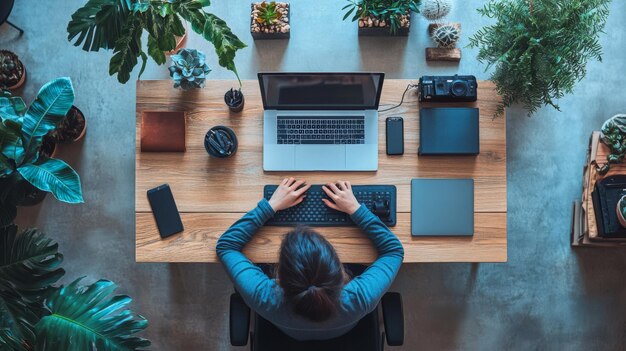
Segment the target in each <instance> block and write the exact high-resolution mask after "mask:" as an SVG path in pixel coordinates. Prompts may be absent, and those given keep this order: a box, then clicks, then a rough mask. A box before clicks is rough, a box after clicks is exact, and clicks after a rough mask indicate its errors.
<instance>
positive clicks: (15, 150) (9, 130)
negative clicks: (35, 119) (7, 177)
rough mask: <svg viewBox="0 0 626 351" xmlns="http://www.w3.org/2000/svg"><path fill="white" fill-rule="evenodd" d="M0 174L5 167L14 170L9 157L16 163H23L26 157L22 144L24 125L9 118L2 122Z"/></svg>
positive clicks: (0, 132)
mask: <svg viewBox="0 0 626 351" xmlns="http://www.w3.org/2000/svg"><path fill="white" fill-rule="evenodd" d="M0 153H1V154H2V155H1V156H2V157H0V175H2V174H3V171H2V170H3V167H6V168H4V169H9V170H12V168H11V167H12V165H11V164H10V163H9V161H8V160H9V159H11V160H14V161H15V164H20V163H22V160H23V159H24V146H23V144H22V125H20V124H19V123H17V122H15V121H13V120H10V119H7V120H5V121H2V122H0Z"/></svg>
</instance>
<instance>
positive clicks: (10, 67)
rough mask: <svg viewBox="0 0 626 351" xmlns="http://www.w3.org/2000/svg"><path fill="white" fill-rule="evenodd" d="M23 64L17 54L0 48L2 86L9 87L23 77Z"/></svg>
mask: <svg viewBox="0 0 626 351" xmlns="http://www.w3.org/2000/svg"><path fill="white" fill-rule="evenodd" d="M22 74H23V66H22V62H20V60H19V58H18V57H17V55H16V54H14V53H12V52H11V51H6V50H0V87H4V88H8V87H11V86H13V85H15V84H17V83H18V82H19V81H20V79H21V78H22Z"/></svg>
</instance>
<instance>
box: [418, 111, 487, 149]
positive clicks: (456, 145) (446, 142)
mask: <svg viewBox="0 0 626 351" xmlns="http://www.w3.org/2000/svg"><path fill="white" fill-rule="evenodd" d="M478 114H479V113H478V109H477V108H466V107H462V108H453V107H445V108H422V109H420V146H419V149H418V150H417V153H418V154H420V155H477V154H478V153H479V151H480V140H479V128H478Z"/></svg>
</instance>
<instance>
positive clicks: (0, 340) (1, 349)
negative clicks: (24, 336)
mask: <svg viewBox="0 0 626 351" xmlns="http://www.w3.org/2000/svg"><path fill="white" fill-rule="evenodd" d="M0 351H28V349H27V348H26V346H25V345H24V343H23V341H22V340H21V339H20V338H18V337H16V336H15V335H13V333H12V332H11V330H10V329H8V328H5V329H1V328H0Z"/></svg>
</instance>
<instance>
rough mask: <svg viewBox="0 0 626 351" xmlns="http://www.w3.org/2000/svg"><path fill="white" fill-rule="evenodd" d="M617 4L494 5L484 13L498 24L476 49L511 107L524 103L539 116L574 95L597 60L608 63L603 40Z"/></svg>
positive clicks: (517, 0) (476, 41)
mask: <svg viewBox="0 0 626 351" xmlns="http://www.w3.org/2000/svg"><path fill="white" fill-rule="evenodd" d="M610 2H611V0H567V1H555V0H490V1H489V3H487V4H486V5H485V6H484V7H483V8H482V9H479V10H478V12H479V13H480V14H481V15H483V16H486V17H489V18H492V19H495V20H496V23H495V24H493V25H490V26H487V27H485V28H483V29H481V30H479V31H478V32H477V33H476V34H475V35H474V36H473V37H472V38H471V39H470V45H469V46H470V47H474V48H479V49H480V50H479V53H478V60H479V61H480V62H486V63H487V70H489V69H490V68H491V67H493V68H494V72H493V73H492V75H491V80H493V81H494V82H495V84H496V86H497V91H498V93H499V94H500V95H501V96H502V98H503V102H502V104H501V105H500V106H499V108H498V110H497V112H496V115H502V114H503V112H504V108H505V107H509V106H511V105H512V104H516V103H519V104H522V105H523V106H524V108H526V109H527V110H528V111H529V115H532V114H534V113H535V112H536V111H537V109H539V108H540V107H542V106H545V105H550V106H553V107H554V108H556V109H557V110H560V109H559V106H558V105H557V103H556V101H555V100H557V99H559V98H561V97H563V96H564V95H565V94H569V93H571V92H572V90H573V88H574V85H575V84H576V83H577V82H578V81H580V80H581V79H583V78H584V77H585V75H586V65H587V62H588V61H589V60H591V59H595V60H599V61H602V46H601V45H600V43H599V41H598V40H599V36H600V34H601V33H602V32H603V28H604V25H605V23H606V19H607V17H608V14H609V8H608V6H609V4H610Z"/></svg>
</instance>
